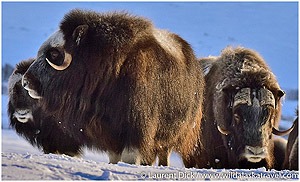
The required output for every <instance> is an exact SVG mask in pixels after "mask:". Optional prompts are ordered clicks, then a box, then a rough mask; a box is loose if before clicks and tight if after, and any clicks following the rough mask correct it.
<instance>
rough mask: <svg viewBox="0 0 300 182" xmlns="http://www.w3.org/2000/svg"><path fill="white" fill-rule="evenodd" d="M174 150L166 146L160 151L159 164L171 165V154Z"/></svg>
mask: <svg viewBox="0 0 300 182" xmlns="http://www.w3.org/2000/svg"><path fill="white" fill-rule="evenodd" d="M171 152H172V148H171V149H170V148H164V149H163V150H160V151H159V152H158V160H159V162H158V165H159V166H169V165H170V161H169V159H170V155H171Z"/></svg>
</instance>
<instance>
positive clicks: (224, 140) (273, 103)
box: [194, 47, 290, 168]
mask: <svg viewBox="0 0 300 182" xmlns="http://www.w3.org/2000/svg"><path fill="white" fill-rule="evenodd" d="M200 63H201V64H202V65H203V69H204V72H205V74H206V75H205V81H206V90H205V96H204V102H205V104H204V112H203V121H202V123H201V134H200V135H201V137H200V142H199V143H202V145H203V147H198V150H196V152H195V157H194V159H195V161H194V165H197V166H198V167H199V168H210V167H213V168H257V167H262V166H264V167H266V168H274V165H275V163H274V140H273V136H272V134H276V135H283V134H287V133H288V132H289V131H290V130H288V131H278V129H277V127H278V125H279V120H280V115H281V97H282V96H283V95H284V92H283V91H282V90H281V89H280V86H279V84H278V82H277V80H276V78H275V76H274V74H273V73H272V72H271V70H270V68H269V67H268V66H267V64H266V63H265V61H264V60H263V58H262V57H261V56H260V55H259V54H258V53H257V52H255V51H253V50H251V49H246V48H243V47H237V48H233V47H227V48H225V49H224V50H223V51H222V54H221V56H219V57H210V58H204V59H202V60H200ZM275 143H277V142H275Z"/></svg>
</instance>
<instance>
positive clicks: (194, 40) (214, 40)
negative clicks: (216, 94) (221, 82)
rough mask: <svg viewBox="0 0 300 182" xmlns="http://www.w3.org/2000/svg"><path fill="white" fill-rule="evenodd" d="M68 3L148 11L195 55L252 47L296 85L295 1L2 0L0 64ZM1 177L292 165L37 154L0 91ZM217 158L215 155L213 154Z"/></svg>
mask: <svg viewBox="0 0 300 182" xmlns="http://www.w3.org/2000/svg"><path fill="white" fill-rule="evenodd" d="M73 8H84V9H93V10H96V11H102V12H106V11H114V10H125V11H128V12H130V13H133V14H136V15H140V16H144V17H147V18H148V19H150V20H152V21H153V23H154V24H155V25H156V26H157V27H158V28H161V29H167V30H169V31H171V32H174V33H176V34H178V35H180V36H181V37H183V38H184V39H186V40H187V41H188V42H189V43H190V44H191V46H192V47H193V48H194V50H195V53H196V55H197V56H198V57H205V56H209V55H213V56H218V55H219V54H220V51H221V50H222V49H223V48H225V47H226V46H227V45H233V46H237V45H241V46H245V47H248V48H251V49H254V50H257V51H258V52H259V53H260V54H261V55H262V56H263V57H264V58H265V59H266V61H267V63H268V64H269V66H270V68H271V69H272V70H273V72H274V74H275V75H276V76H277V78H278V81H279V84H280V85H281V87H282V88H283V89H298V4H297V2H288V3H271V2H267V3H258V2H248V3H239V2H235V3H226V2H221V3H220V2H212V3H208V2H192V3H181V2H176V3H171V2H117V3H110V2H101V3H99V2H90V3H79V2H76V3H74V2H73V3H67V2H65V3H63V2H42V3H38V2H32V3H28V2H26V3H25V2H2V65H5V63H9V64H11V65H13V66H14V65H15V64H16V63H18V62H20V61H21V60H24V59H27V58H30V57H34V56H36V53H37V51H38V48H39V46H40V45H41V44H42V43H43V41H45V40H46V39H47V37H49V36H50V35H51V34H52V33H53V32H54V31H55V30H57V27H58V25H59V22H60V21H61V19H62V17H63V15H64V14H65V13H66V12H68V11H69V10H70V9H73ZM6 84H7V83H2V85H3V86H4V88H5V85H6ZM297 107H298V101H290V100H285V101H284V102H283V107H282V121H281V123H280V128H284V129H287V128H289V127H290V126H291V125H292V121H293V119H294V118H295V109H296V108H297ZM1 109H2V130H1V136H2V138H1V139H2V147H1V152H2V158H1V159H2V161H1V163H2V176H1V179H2V180H134V179H147V180H168V179H170V180H176V179H179V180H220V179H221V180H223V179H227V180H229V179H233V180H289V179H299V178H298V175H299V172H298V171H297V172H296V171H288V170H284V171H276V170H270V171H269V170H266V169H265V168H260V169H253V170H243V169H232V170H225V169H194V168H192V169H186V168H184V166H183V164H182V161H181V159H180V157H179V156H178V155H177V154H176V153H172V155H171V165H170V167H162V166H157V165H156V166H136V165H129V164H126V163H122V162H119V163H118V164H108V157H107V155H106V154H105V153H101V152H97V151H91V150H88V149H85V150H84V155H83V156H82V158H76V157H73V158H72V157H68V156H65V155H54V154H43V153H42V152H41V151H39V150H38V149H36V148H34V147H32V146H31V145H30V144H29V143H28V142H27V141H25V140H24V139H23V138H21V137H19V136H18V135H17V134H16V132H15V131H13V130H11V129H10V127H9V124H8V117H7V113H6V110H7V96H6V95H2V108H1ZM216 160H218V159H216Z"/></svg>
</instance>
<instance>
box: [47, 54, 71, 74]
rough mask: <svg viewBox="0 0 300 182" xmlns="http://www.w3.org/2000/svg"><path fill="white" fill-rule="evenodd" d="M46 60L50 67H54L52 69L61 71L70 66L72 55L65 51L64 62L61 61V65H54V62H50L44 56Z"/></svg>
mask: <svg viewBox="0 0 300 182" xmlns="http://www.w3.org/2000/svg"><path fill="white" fill-rule="evenodd" d="M46 60H47V63H48V64H49V65H50V66H51V67H52V68H54V69H56V70H58V71H62V70H65V69H67V68H68V67H69V66H70V64H71V62H72V56H71V54H69V53H66V52H65V59H64V62H63V64H62V65H59V66H58V65H55V64H53V63H51V61H49V60H48V58H46Z"/></svg>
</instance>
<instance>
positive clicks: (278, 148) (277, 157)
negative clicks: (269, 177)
mask: <svg viewBox="0 0 300 182" xmlns="http://www.w3.org/2000/svg"><path fill="white" fill-rule="evenodd" d="M273 141H274V169H276V170H281V169H282V165H283V162H284V156H285V151H286V146H287V140H286V139H284V138H283V137H274V138H273Z"/></svg>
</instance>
